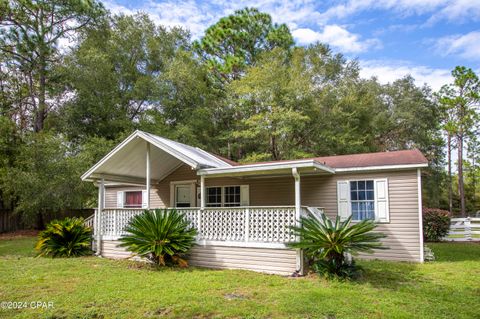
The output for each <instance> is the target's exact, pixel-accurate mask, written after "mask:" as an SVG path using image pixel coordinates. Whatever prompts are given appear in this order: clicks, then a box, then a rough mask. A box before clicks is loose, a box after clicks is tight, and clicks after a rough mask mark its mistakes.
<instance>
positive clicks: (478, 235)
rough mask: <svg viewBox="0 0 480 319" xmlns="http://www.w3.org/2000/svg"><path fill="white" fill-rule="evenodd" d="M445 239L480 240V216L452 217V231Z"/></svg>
mask: <svg viewBox="0 0 480 319" xmlns="http://www.w3.org/2000/svg"><path fill="white" fill-rule="evenodd" d="M444 240H448V241H480V218H479V217H467V218H452V219H451V221H450V231H449V232H448V236H447V237H445V238H444Z"/></svg>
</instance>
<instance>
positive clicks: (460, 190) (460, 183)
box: [457, 134, 466, 217]
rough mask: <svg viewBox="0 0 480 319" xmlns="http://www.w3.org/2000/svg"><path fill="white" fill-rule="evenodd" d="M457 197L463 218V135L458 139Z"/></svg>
mask: <svg viewBox="0 0 480 319" xmlns="http://www.w3.org/2000/svg"><path fill="white" fill-rule="evenodd" d="M457 139H458V145H457V147H458V195H459V196H460V214H461V215H462V217H465V215H466V213H465V189H464V185H463V135H462V134H459V135H458V137H457Z"/></svg>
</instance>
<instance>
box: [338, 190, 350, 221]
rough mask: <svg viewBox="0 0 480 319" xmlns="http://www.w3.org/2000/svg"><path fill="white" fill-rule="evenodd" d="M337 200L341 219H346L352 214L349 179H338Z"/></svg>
mask: <svg viewBox="0 0 480 319" xmlns="http://www.w3.org/2000/svg"><path fill="white" fill-rule="evenodd" d="M337 201H338V215H339V216H340V220H346V219H347V218H348V217H349V216H350V215H351V214H352V211H351V205H350V183H349V182H348V181H337Z"/></svg>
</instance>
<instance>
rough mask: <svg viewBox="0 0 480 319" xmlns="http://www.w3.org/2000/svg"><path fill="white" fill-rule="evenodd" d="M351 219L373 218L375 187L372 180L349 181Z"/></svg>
mask: <svg viewBox="0 0 480 319" xmlns="http://www.w3.org/2000/svg"><path fill="white" fill-rule="evenodd" d="M350 201H351V205H352V219H353V220H364V219H375V189H374V183H373V180H369V181H351V182H350Z"/></svg>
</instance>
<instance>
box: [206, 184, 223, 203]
mask: <svg viewBox="0 0 480 319" xmlns="http://www.w3.org/2000/svg"><path fill="white" fill-rule="evenodd" d="M212 188H220V203H209V202H208V190H209V189H212ZM212 204H219V205H220V206H210V205H212ZM205 207H206V208H215V207H223V186H207V187H205Z"/></svg>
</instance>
